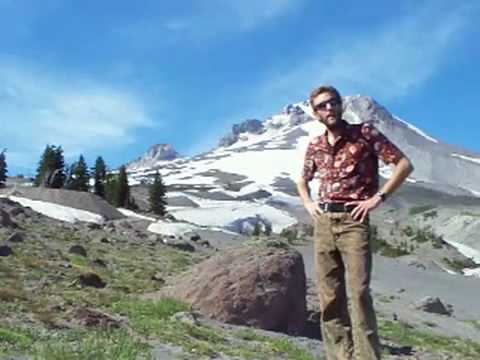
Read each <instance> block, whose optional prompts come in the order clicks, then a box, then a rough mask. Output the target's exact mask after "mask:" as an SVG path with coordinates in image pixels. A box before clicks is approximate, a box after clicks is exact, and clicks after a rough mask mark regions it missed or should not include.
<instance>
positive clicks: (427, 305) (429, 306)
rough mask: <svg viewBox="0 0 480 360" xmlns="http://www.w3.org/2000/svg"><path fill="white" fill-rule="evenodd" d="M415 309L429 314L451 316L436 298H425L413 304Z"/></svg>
mask: <svg viewBox="0 0 480 360" xmlns="http://www.w3.org/2000/svg"><path fill="white" fill-rule="evenodd" d="M415 308H416V309H419V310H422V311H425V312H429V313H434V314H439V315H448V316H451V312H450V311H449V310H448V309H447V308H446V306H445V305H444V304H443V303H442V301H441V300H440V299H439V298H438V297H436V298H433V297H430V296H426V297H424V298H423V299H420V300H419V301H417V302H416V303H415Z"/></svg>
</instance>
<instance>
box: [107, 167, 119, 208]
mask: <svg viewBox="0 0 480 360" xmlns="http://www.w3.org/2000/svg"><path fill="white" fill-rule="evenodd" d="M105 200H107V201H108V202H109V203H110V204H112V205H113V206H118V174H107V175H106V177H105Z"/></svg>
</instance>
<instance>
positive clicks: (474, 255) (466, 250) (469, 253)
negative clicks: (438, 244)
mask: <svg viewBox="0 0 480 360" xmlns="http://www.w3.org/2000/svg"><path fill="white" fill-rule="evenodd" d="M445 241H446V242H448V243H449V244H450V245H452V246H453V247H455V248H456V249H457V250H458V251H459V252H460V253H462V254H463V255H465V256H466V257H468V258H470V259H472V260H473V261H475V262H476V263H477V264H480V251H478V250H476V249H474V248H472V247H470V246H468V245H465V244H462V243H459V242H456V241H451V240H447V239H445Z"/></svg>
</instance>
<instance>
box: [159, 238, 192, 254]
mask: <svg viewBox="0 0 480 360" xmlns="http://www.w3.org/2000/svg"><path fill="white" fill-rule="evenodd" d="M163 243H164V244H165V245H168V246H172V247H174V248H177V249H179V250H183V251H189V252H193V251H195V247H194V246H193V245H192V244H190V242H188V240H183V239H176V238H175V237H165V238H163Z"/></svg>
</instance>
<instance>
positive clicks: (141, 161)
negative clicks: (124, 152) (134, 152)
mask: <svg viewBox="0 0 480 360" xmlns="http://www.w3.org/2000/svg"><path fill="white" fill-rule="evenodd" d="M178 157H180V155H179V154H178V153H177V152H176V151H175V149H174V148H173V146H172V145H170V144H155V145H152V146H150V148H149V149H148V150H147V152H146V153H144V154H143V155H142V156H140V157H138V158H137V159H135V160H133V161H130V162H129V163H127V169H128V170H130V171H132V170H138V169H140V168H152V167H154V166H155V164H156V163H157V162H159V161H169V160H175V159H177V158H178Z"/></svg>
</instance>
